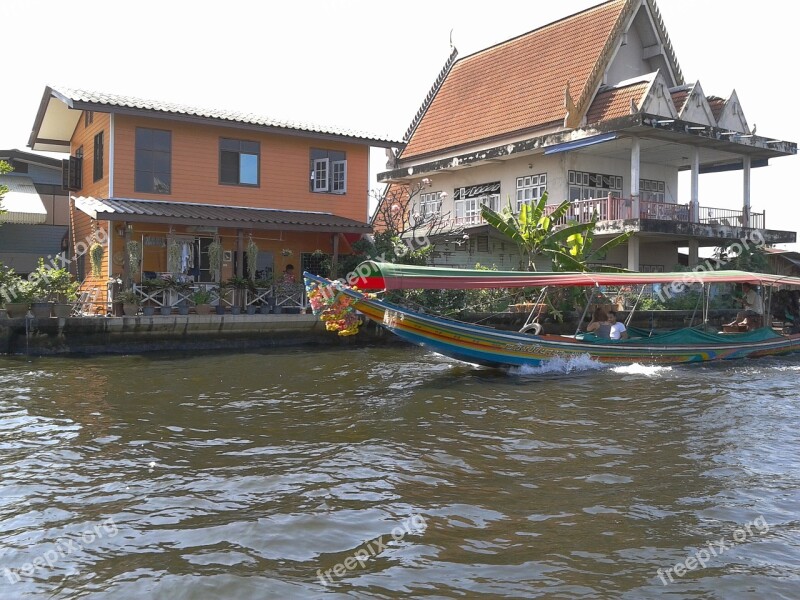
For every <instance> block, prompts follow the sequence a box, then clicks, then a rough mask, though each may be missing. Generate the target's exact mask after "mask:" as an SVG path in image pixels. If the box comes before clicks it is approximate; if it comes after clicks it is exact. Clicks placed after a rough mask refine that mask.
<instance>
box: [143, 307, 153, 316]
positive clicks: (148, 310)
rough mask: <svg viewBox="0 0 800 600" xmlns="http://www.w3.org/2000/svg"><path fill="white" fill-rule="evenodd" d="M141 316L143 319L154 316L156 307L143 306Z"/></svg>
mask: <svg viewBox="0 0 800 600" xmlns="http://www.w3.org/2000/svg"><path fill="white" fill-rule="evenodd" d="M142 314H143V315H144V316H145V317H152V316H153V315H154V314H156V307H155V306H143V307H142Z"/></svg>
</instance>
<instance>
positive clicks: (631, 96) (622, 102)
mask: <svg viewBox="0 0 800 600" xmlns="http://www.w3.org/2000/svg"><path fill="white" fill-rule="evenodd" d="M649 86H650V82H649V81H641V82H639V83H632V84H631V85H626V86H625V87H620V88H613V89H610V90H606V91H604V92H600V93H599V94H597V95H596V96H595V97H594V102H592V105H591V106H590V107H589V110H588V112H587V113H586V122H587V123H589V124H591V123H599V122H600V121H605V120H607V119H616V118H617V117H624V116H625V115H629V114H631V100H633V101H634V102H635V103H636V106H637V108H638V107H639V102H640V101H641V99H642V96H644V94H645V92H646V91H647V88H648V87H649Z"/></svg>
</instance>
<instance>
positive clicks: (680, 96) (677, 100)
mask: <svg viewBox="0 0 800 600" xmlns="http://www.w3.org/2000/svg"><path fill="white" fill-rule="evenodd" d="M670 96H672V103H673V104H674V105H675V110H677V111H678V112H679V113H680V112H681V110H682V109H683V105H684V104H686V99H687V98H688V97H689V90H686V89H681V90H678V91H677V92H670Z"/></svg>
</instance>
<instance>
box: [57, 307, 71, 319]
mask: <svg viewBox="0 0 800 600" xmlns="http://www.w3.org/2000/svg"><path fill="white" fill-rule="evenodd" d="M71 314H72V304H53V316H54V317H56V318H58V319H66V318H67V317H68V316H70V315H71Z"/></svg>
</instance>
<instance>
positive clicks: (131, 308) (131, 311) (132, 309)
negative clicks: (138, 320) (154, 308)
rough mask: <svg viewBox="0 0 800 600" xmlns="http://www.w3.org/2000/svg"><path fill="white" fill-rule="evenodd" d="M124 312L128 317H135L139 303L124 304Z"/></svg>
mask: <svg viewBox="0 0 800 600" xmlns="http://www.w3.org/2000/svg"><path fill="white" fill-rule="evenodd" d="M122 312H123V313H124V314H125V316H126V317H135V316H136V313H138V312H139V305H138V304H125V303H123V304H122Z"/></svg>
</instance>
